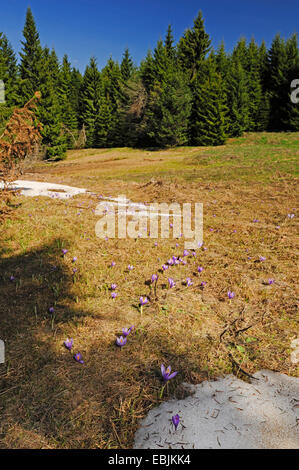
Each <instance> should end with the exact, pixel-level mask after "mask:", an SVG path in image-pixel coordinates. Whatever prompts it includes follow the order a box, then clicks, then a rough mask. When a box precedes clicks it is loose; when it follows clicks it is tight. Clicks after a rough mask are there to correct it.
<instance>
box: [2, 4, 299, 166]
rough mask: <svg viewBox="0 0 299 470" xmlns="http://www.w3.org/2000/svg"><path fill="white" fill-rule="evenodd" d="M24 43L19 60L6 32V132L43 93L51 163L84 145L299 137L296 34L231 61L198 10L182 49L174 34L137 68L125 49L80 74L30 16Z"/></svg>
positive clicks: (242, 50)
mask: <svg viewBox="0 0 299 470" xmlns="http://www.w3.org/2000/svg"><path fill="white" fill-rule="evenodd" d="M23 36H24V38H23V40H22V51H21V53H20V57H19V60H18V59H17V56H16V54H15V52H14V50H13V48H12V47H11V45H10V43H9V41H8V39H7V37H6V35H5V34H4V33H0V79H1V80H3V81H4V84H5V103H2V104H0V129H1V127H4V125H5V122H6V121H7V120H8V119H9V117H10V115H11V114H12V112H13V109H14V107H16V106H19V107H21V106H23V105H24V103H26V102H27V101H28V100H30V98H32V96H33V95H34V93H35V92H36V91H40V92H41V95H42V98H41V100H40V103H39V105H38V108H37V118H38V120H39V121H40V122H41V124H42V130H41V134H42V143H43V145H44V146H45V149H46V158H55V159H61V158H64V157H65V152H66V150H67V149H68V148H74V147H78V146H80V145H81V146H82V145H83V146H85V147H123V146H126V147H127V146H133V147H161V148H163V147H169V146H179V145H194V146H197V145H222V144H224V143H225V141H226V139H227V138H228V137H235V136H241V135H242V133H243V132H244V131H296V130H299V107H298V106H295V105H294V104H293V103H292V102H291V100H290V93H291V89H290V83H291V81H292V80H293V79H294V78H299V49H298V42H297V35H296V34H293V35H291V36H290V37H289V38H288V39H287V40H285V39H284V38H282V37H281V36H280V35H279V34H277V35H276V36H275V37H274V39H273V41H272V44H271V47H270V48H269V49H268V50H267V47H266V45H265V42H264V41H263V42H262V43H261V44H260V45H258V44H257V43H256V41H255V40H254V39H251V41H250V42H247V40H246V39H245V38H241V39H240V40H239V41H238V43H237V44H236V46H235V47H234V49H233V51H232V52H231V53H228V52H227V51H226V50H225V46H224V43H223V42H222V43H221V44H220V46H219V47H218V49H217V50H214V49H213V48H212V47H211V39H210V38H209V35H208V34H207V32H206V31H205V26H204V20H203V17H202V13H201V12H199V14H198V16H197V17H196V19H195V20H194V24H193V27H192V28H189V29H187V30H186V31H185V32H184V34H183V35H182V37H181V38H180V39H179V40H178V41H177V43H176V44H175V41H174V37H173V32H172V28H171V26H169V27H168V29H167V32H166V35H165V38H164V40H162V39H160V40H158V42H157V44H156V47H155V48H154V50H153V51H149V52H148V53H147V55H146V57H145V58H144V59H143V60H142V61H141V63H140V65H139V66H136V65H135V64H134V62H133V59H132V57H131V55H130V53H129V50H128V49H126V50H125V51H124V53H123V57H122V61H121V63H120V64H119V63H118V62H116V61H114V60H113V59H112V58H111V57H110V58H109V60H108V61H107V64H106V65H105V67H103V68H102V70H99V68H98V66H97V61H96V58H95V57H92V58H91V59H90V62H89V64H88V65H87V67H86V69H85V72H84V74H83V75H82V74H81V73H80V71H79V70H78V69H76V68H75V67H72V65H71V63H70V61H69V59H68V56H67V55H64V57H63V59H62V61H61V62H60V61H59V60H58V57H57V55H56V52H55V50H54V49H51V50H50V49H49V48H48V47H42V45H41V41H40V37H39V33H38V30H37V27H36V24H35V21H34V17H33V15H32V12H31V10H30V8H28V10H27V14H26V21H25V26H24V29H23Z"/></svg>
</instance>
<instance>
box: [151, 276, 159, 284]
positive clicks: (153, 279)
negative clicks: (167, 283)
mask: <svg viewBox="0 0 299 470" xmlns="http://www.w3.org/2000/svg"><path fill="white" fill-rule="evenodd" d="M157 280H158V276H157V274H153V275H152V277H151V281H152V282H155V281H157Z"/></svg>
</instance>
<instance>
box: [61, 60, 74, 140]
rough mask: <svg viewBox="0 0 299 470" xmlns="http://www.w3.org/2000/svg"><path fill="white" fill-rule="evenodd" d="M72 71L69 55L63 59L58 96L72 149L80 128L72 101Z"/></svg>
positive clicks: (62, 118)
mask: <svg viewBox="0 0 299 470" xmlns="http://www.w3.org/2000/svg"><path fill="white" fill-rule="evenodd" d="M72 92H73V87H72V70H71V64H70V62H69V60H68V57H67V55H64V57H63V59H62V65H61V67H60V73H59V87H58V95H59V101H60V106H61V111H62V115H61V120H62V123H63V126H64V129H65V132H66V133H67V141H68V145H69V147H70V148H71V147H72V146H73V145H74V143H75V140H76V134H77V133H76V131H77V128H78V120H77V111H78V110H77V109H75V106H74V103H73V101H72V98H73V95H72Z"/></svg>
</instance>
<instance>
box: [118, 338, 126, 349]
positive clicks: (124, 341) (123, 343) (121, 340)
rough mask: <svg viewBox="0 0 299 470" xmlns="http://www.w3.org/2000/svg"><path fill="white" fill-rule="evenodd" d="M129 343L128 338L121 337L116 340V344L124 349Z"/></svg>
mask: <svg viewBox="0 0 299 470" xmlns="http://www.w3.org/2000/svg"><path fill="white" fill-rule="evenodd" d="M126 342H127V337H126V336H125V337H123V336H120V337H119V338H118V337H117V338H116V341H115V344H116V345H117V346H119V347H120V348H122V347H123V346H124V345H125V344H126Z"/></svg>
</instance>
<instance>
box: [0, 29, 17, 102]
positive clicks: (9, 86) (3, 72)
mask: <svg viewBox="0 0 299 470" xmlns="http://www.w3.org/2000/svg"><path fill="white" fill-rule="evenodd" d="M0 80H3V82H4V85H5V106H8V107H10V106H14V105H17V104H18V102H19V97H18V86H19V77H18V67H17V59H16V56H15V53H14V51H13V48H12V47H11V44H10V43H9V41H8V39H7V37H6V36H5V34H3V33H0Z"/></svg>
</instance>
